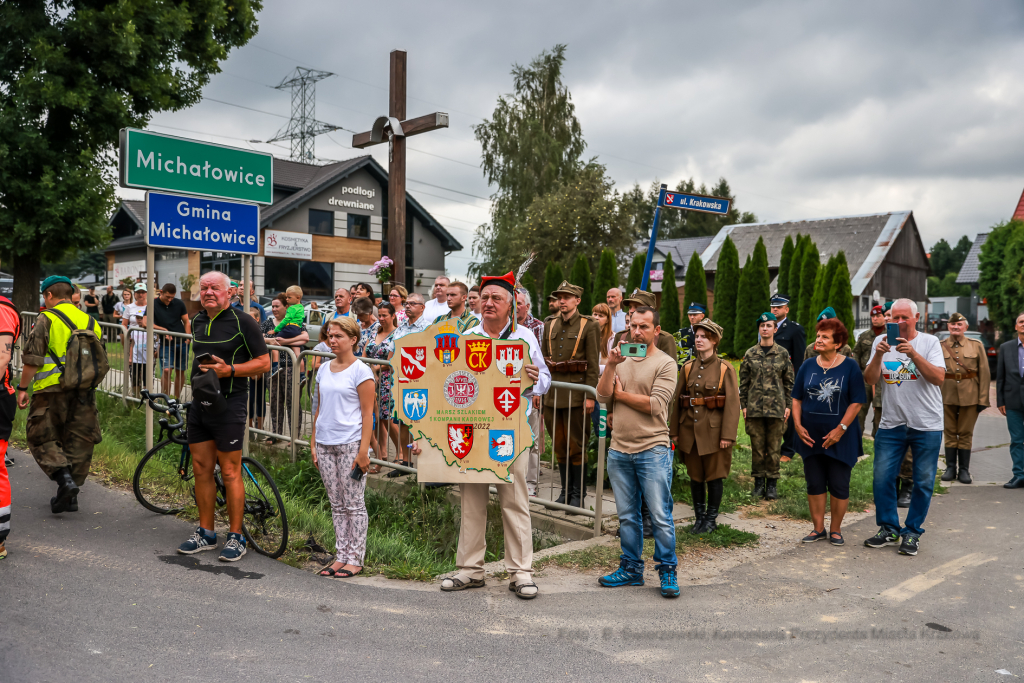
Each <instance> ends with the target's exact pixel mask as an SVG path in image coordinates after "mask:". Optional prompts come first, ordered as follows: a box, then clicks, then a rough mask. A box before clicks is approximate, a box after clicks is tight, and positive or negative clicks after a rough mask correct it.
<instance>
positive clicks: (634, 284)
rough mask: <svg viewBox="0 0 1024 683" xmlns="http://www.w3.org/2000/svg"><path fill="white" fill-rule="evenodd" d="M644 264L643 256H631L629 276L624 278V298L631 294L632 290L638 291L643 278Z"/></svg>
mask: <svg viewBox="0 0 1024 683" xmlns="http://www.w3.org/2000/svg"><path fill="white" fill-rule="evenodd" d="M645 263H646V259H645V258H644V255H643V254H636V255H634V256H633V263H631V264H630V265H629V275H628V276H627V277H626V296H629V295H630V294H632V293H633V290H635V289H639V287H640V283H641V282H642V281H643V277H644V264H645Z"/></svg>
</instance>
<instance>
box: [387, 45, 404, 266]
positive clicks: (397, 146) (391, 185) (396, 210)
mask: <svg viewBox="0 0 1024 683" xmlns="http://www.w3.org/2000/svg"><path fill="white" fill-rule="evenodd" d="M405 65H406V53H405V51H404V50H392V51H391V87H390V91H389V98H388V116H390V117H394V118H396V119H398V120H399V121H404V120H405V85H406V80H405V75H406V69H405ZM390 152H391V153H390V156H389V160H388V161H389V163H388V256H390V257H391V260H392V261H394V262H395V264H394V270H395V272H394V274H393V276H392V277H393V278H394V281H395V282H397V283H398V284H405V136H404V135H396V136H394V138H392V140H391V150H390Z"/></svg>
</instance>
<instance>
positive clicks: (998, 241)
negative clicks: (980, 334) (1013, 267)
mask: <svg viewBox="0 0 1024 683" xmlns="http://www.w3.org/2000/svg"><path fill="white" fill-rule="evenodd" d="M1022 227H1024V222H1022V221H1007V222H1005V223H1001V224H999V225H994V226H992V229H991V230H990V231H989V233H988V238H986V240H985V244H983V245H981V254H979V256H978V268H979V270H980V274H979V278H978V293H979V294H980V295H981V296H982V297H983V298H985V299H986V301H987V303H988V317H989V320H991V321H992V322H993V323H995V325H996V329H997V330H1001V331H1003V332H1010V331H1011V330H1013V316H1014V314H1015V313H1018V312H1019V311H1017V310H1014V309H1017V308H1021V307H1022V306H1024V299H1017V300H1014V299H1012V298H1009V299H1008V298H1007V296H1006V294H1007V293H1006V291H1005V289H1004V287H1005V284H1006V277H1007V276H1009V277H1013V276H1014V275H1015V274H1014V273H1012V272H1009V271H1008V270H1006V266H1007V264H1008V259H1007V256H1008V250H1007V247H1008V246H1009V243H1010V242H1011V240H1012V239H1013V237H1014V236H1015V234H1016V233H1017V232H1018V231H1019V230H1020V229H1021V228H1022ZM1016 275H1018V276H1019V275H1020V273H1016Z"/></svg>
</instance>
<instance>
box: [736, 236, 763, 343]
mask: <svg viewBox="0 0 1024 683" xmlns="http://www.w3.org/2000/svg"><path fill="white" fill-rule="evenodd" d="M751 260H752V256H751V254H747V260H746V262H745V263H744V264H743V268H742V269H741V270H740V279H739V284H738V285H737V288H736V289H737V291H738V292H746V291H747V290H748V289H749V286H750V277H751V275H752V274H753V271H754V269H753V268H751V267H750V262H751ZM755 308H756V306H754V302H753V301H751V300H750V297H748V296H737V297H736V321H735V324H734V325H733V341H732V355H733V356H735V357H736V358H743V354H745V353H746V352H747V349H749V348H750V347H751V346H752V345H753V343H752V342H751V339H752V337H751V336H750V335H749V334H747V329H746V328H747V326H748V323H749V319H750V316H752V315H753V316H756V315H759V314H758V313H754V309H755Z"/></svg>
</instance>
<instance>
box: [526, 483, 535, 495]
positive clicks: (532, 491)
mask: <svg viewBox="0 0 1024 683" xmlns="http://www.w3.org/2000/svg"><path fill="white" fill-rule="evenodd" d="M526 492H527V493H529V494H530V498H536V497H537V487H536V486H534V485H533V484H527V485H526Z"/></svg>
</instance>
